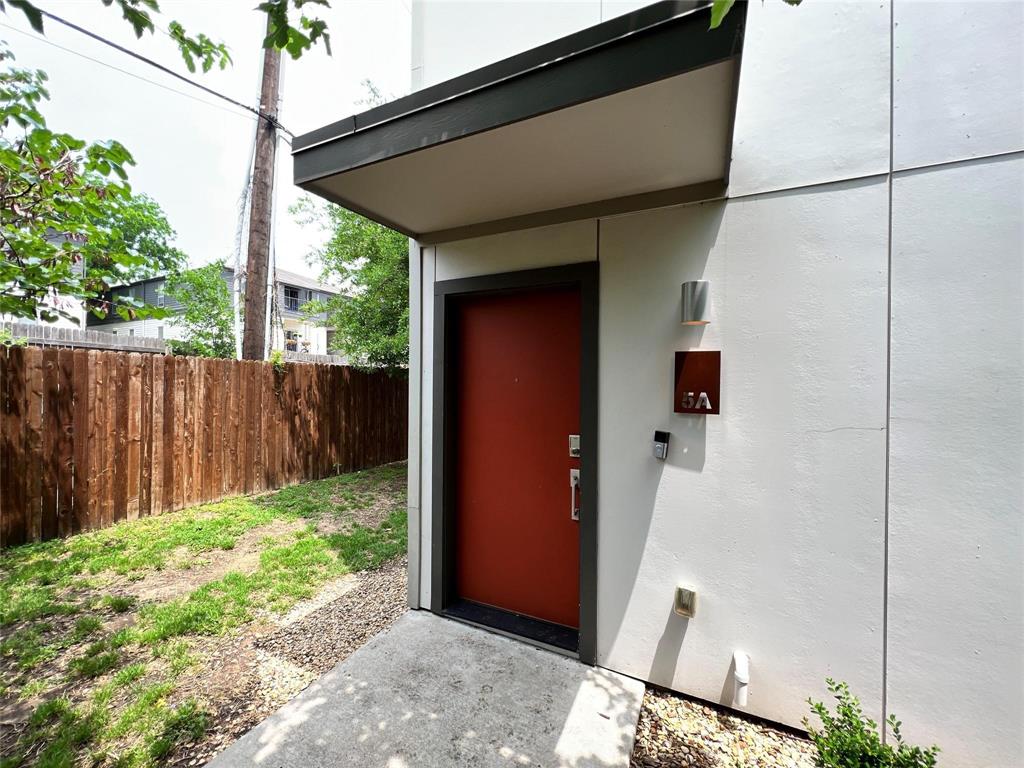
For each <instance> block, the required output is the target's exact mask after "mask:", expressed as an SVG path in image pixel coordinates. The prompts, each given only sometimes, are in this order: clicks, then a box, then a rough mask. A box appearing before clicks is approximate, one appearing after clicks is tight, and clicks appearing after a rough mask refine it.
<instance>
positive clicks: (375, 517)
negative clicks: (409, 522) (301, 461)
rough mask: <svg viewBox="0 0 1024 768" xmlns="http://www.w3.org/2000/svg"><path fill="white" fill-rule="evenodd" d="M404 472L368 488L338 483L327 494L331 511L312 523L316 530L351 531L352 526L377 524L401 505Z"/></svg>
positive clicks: (327, 532) (371, 526)
mask: <svg viewBox="0 0 1024 768" xmlns="http://www.w3.org/2000/svg"><path fill="white" fill-rule="evenodd" d="M405 483H406V480H405V475H400V476H398V477H396V478H391V479H387V480H383V481H381V482H379V483H377V484H376V485H374V486H372V487H370V488H368V489H360V490H358V491H355V490H354V489H350V488H346V487H342V488H340V489H339V490H338V491H336V492H335V493H334V494H333V495H332V496H331V504H332V512H331V513H330V514H325V515H324V516H323V517H321V518H320V519H319V520H318V521H317V523H316V530H317V532H318V533H322V534H327V535H330V534H332V533H346V534H347V533H351V532H352V529H353V528H354V527H355V526H356V525H359V526H362V527H363V528H377V527H379V526H380V524H381V523H383V522H384V521H385V520H387V519H388V516H389V515H390V514H391V513H392V512H394V511H395V510H396V509H398V508H400V507H401V502H400V501H397V500H400V499H402V498H403V496H402V494H403V492H404V491H405Z"/></svg>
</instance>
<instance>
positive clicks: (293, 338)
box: [88, 267, 338, 355]
mask: <svg viewBox="0 0 1024 768" xmlns="http://www.w3.org/2000/svg"><path fill="white" fill-rule="evenodd" d="M234 275H235V272H234V270H233V269H230V268H228V267H225V268H224V271H223V277H224V282H225V283H227V286H228V290H229V291H230V290H232V289H233V285H234ZM276 277H277V279H276V281H275V283H274V288H275V301H274V303H273V305H272V306H273V307H274V316H273V319H272V322H271V325H272V334H271V349H279V350H287V351H292V352H308V353H311V354H318V355H324V354H328V351H329V349H330V346H329V345H330V342H331V341H332V336H333V331H332V329H330V328H325V327H323V326H322V325H320V324H318V323H322V322H323V320H324V315H318V316H315V317H311V318H309V319H307V318H306V317H305V316H304V314H303V312H302V307H303V306H304V305H305V304H306V303H308V302H310V301H314V300H315V301H327V300H328V299H330V298H331V297H333V296H336V295H337V294H338V291H337V289H335V288H332V287H330V286H328V285H324V284H322V283H319V282H317V281H315V280H313V279H312V278H309V277H305V276H303V275H299V274H296V273H295V272H288V271H286V270H283V269H278V270H277V271H276ZM164 283H165V278H164V277H162V276H161V277H153V278H149V279H147V280H139V281H137V282H134V283H130V284H128V285H121V286H117V287H116V288H114V289H112V291H111V292H112V293H113V294H114V295H121V296H131V297H132V298H134V299H137V300H139V301H143V302H145V303H146V304H149V305H151V306H154V307H161V308H165V309H167V310H168V312H169V313H170V314H169V316H168V317H165V318H159V319H156V318H147V319H145V320H122V319H121V318H120V317H118V316H117V315H113V314H112V315H109V316H108V317H105V318H98V317H95V316H93V315H90V316H89V318H88V326H89V327H90V328H96V329H98V330H104V331H108V332H110V333H115V334H119V335H120V334H124V335H128V336H152V337H156V338H161V339H164V338H166V339H177V338H180V335H181V329H180V328H178V327H177V326H176V325H175V324H174V323H173V322H172V321H173V316H174V315H175V314H180V313H181V312H182V311H183V309H184V308H183V306H182V305H181V304H180V303H179V302H178V301H176V300H175V299H174V298H173V297H171V296H168V295H167V294H166V293H165V290H164Z"/></svg>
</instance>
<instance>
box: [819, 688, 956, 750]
mask: <svg viewBox="0 0 1024 768" xmlns="http://www.w3.org/2000/svg"><path fill="white" fill-rule="evenodd" d="M825 682H826V683H828V689H829V691H831V693H832V695H833V696H835V699H836V711H835V713H834V714H833V713H831V712H829V710H828V707H826V706H825V705H824V704H823V703H822V702H820V701H817V702H816V701H813V700H812V699H808V700H807V703H808V704H810V705H811V709H812V710H814V713H815V714H816V715H817V716H818V718H819V719H820V720H821V729H820V730H819V729H817V728H814V727H813V726H811V724H810V722H809V721H807V720H804V726H805V727H806V728H807V732H808V734H809V735H810V737H811V741H813V742H814V746H815V747H817V749H818V756H817V758H816V759H815V765H817V766H818V768H869V767H870V768H875V767H876V766H877V768H935V761H936V757H937V755H938V752H939V748H938V747H928V748H927V749H922V748H921V747H914V746H911V745H909V744H907V743H905V742H904V741H903V737H902V736H901V735H900V725H901V723H900V721H899V720H897V719H896V716H895V715H889V719H888V720H887V721H886V723H887V724H888V726H889V730H890V731H891V732H892V740H891V742H888V743H884V744H883V743H882V739H881V737H880V735H879V732H878V724H877V723H875V722H874V721H873V720H871V719H869V718H867V717H865V716H864V712H863V711H862V710H861V707H860V702H859V701H858V700H857V699H856V697H855V696H854V695H853V694H852V693H850V687H849V686H848V685H847V684H846V683H840V682H836V681H835V680H831V679H829V680H826V681H825Z"/></svg>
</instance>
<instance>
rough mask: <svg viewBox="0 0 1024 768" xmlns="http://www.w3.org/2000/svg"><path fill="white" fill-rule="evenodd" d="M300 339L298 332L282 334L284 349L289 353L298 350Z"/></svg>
mask: <svg viewBox="0 0 1024 768" xmlns="http://www.w3.org/2000/svg"><path fill="white" fill-rule="evenodd" d="M300 338H302V337H301V336H300V335H299V332H298V331H285V332H284V348H285V349H286V350H288V351H289V352H295V351H296V350H298V348H299V339H300Z"/></svg>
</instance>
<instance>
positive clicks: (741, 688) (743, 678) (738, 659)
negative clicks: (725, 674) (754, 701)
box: [732, 651, 750, 707]
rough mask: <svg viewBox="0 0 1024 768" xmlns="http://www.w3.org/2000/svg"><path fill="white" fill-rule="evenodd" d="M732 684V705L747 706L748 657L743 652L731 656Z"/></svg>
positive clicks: (748, 684) (748, 682) (748, 683)
mask: <svg viewBox="0 0 1024 768" xmlns="http://www.w3.org/2000/svg"><path fill="white" fill-rule="evenodd" d="M732 665H733V673H732V679H733V684H734V686H735V687H734V689H733V694H732V703H733V704H734V705H735V706H737V707H745V706H747V688H748V687H749V686H750V657H749V656H747V654H745V653H744V652H743V651H736V652H735V653H733V655H732Z"/></svg>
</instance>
